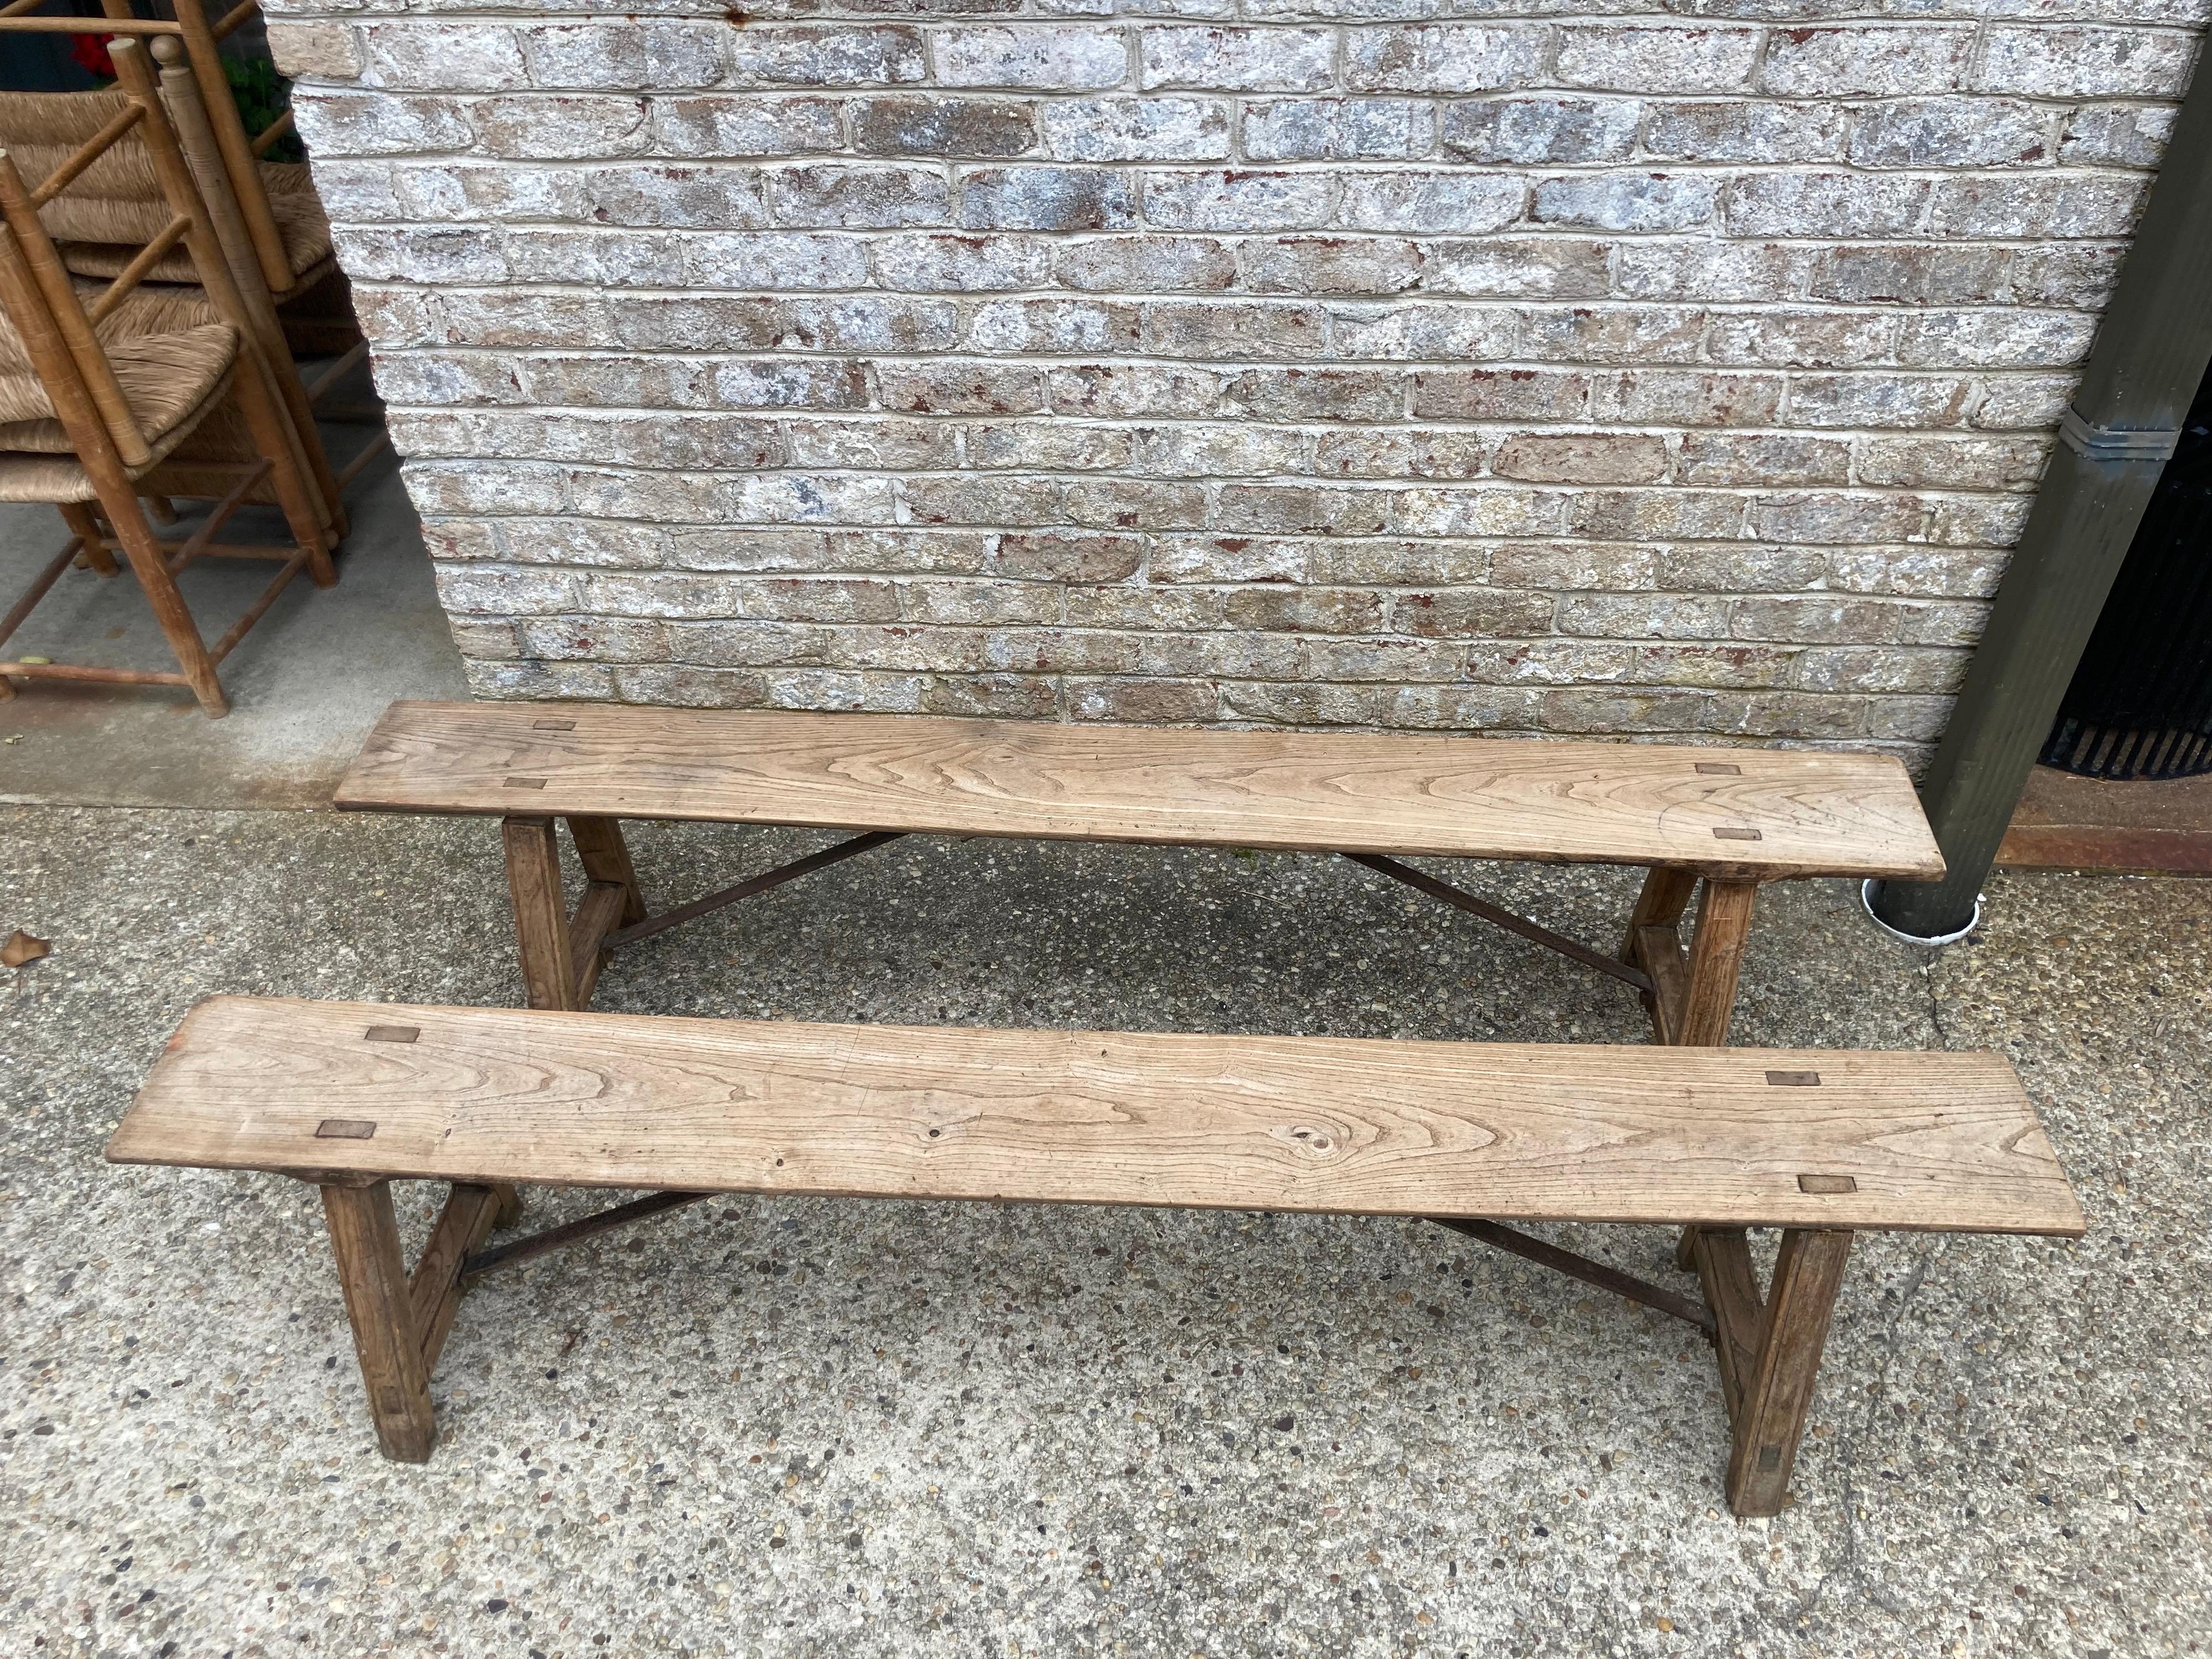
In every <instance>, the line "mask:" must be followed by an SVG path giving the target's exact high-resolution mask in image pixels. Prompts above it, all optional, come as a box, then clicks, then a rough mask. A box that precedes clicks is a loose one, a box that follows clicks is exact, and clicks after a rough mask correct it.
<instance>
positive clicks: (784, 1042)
mask: <svg viewBox="0 0 2212 1659" xmlns="http://www.w3.org/2000/svg"><path fill="white" fill-rule="evenodd" d="M107 1156H108V1157H109V1158H111V1159H112V1160H115V1161H116V1162H118V1163H126V1164H183V1165H189V1166H197V1167H205V1168H214V1169H228V1170H274V1171H276V1172H279V1173H282V1174H284V1175H289V1176H295V1177H297V1178H299V1179H301V1180H305V1181H310V1182H316V1183H317V1184H319V1186H320V1187H321V1188H322V1193H323V1200H324V1204H325V1209H326V1212H327V1214H328V1218H329V1224H330V1233H331V1243H332V1246H333V1249H334V1250H335V1253H336V1255H337V1267H338V1276H339V1280H340V1283H341V1284H342V1285H343V1290H344V1295H345V1304H346V1310H347V1312H348V1314H349V1316H350V1317H351V1320H352V1323H353V1331H354V1339H355V1344H356V1349H357V1351H358V1352H359V1355H360V1358H361V1367H362V1377H363V1381H364V1383H365V1384H366V1386H367V1389H368V1403H369V1409H370V1414H371V1416H372V1417H373V1418H374V1421H375V1425H376V1430H377V1434H378V1437H379V1439H380V1443H381V1444H382V1446H383V1449H384V1450H385V1452H386V1455H389V1456H392V1457H394V1458H398V1459H402V1460H407V1461H413V1462H420V1461H422V1459H424V1458H427V1457H428V1455H429V1453H430V1448H431V1443H432V1441H433V1439H434V1437H435V1425H434V1424H433V1420H432V1417H431V1407H430V1396H429V1392H428V1378H429V1376H430V1374H431V1372H432V1370H433V1369H434V1368H435V1365H436V1364H437V1360H438V1355H439V1351H440V1349H441V1346H442V1345H443V1344H444V1342H445V1340H446V1336H447V1331H448V1330H449V1329H450V1328H451V1327H452V1324H453V1316H454V1313H455V1310H456V1309H457V1308H458V1306H459V1301H460V1297H461V1294H462V1292H463V1291H465V1289H466V1288H467V1286H468V1285H469V1284H470V1283H471V1281H472V1280H473V1279H476V1278H477V1277H478V1276H479V1275H481V1274H483V1273H487V1272H489V1271H492V1270H494V1269H495V1268H498V1267H506V1266H510V1265H513V1263H515V1262H517V1261H523V1260H526V1259H528V1258H529V1257H531V1256H533V1255H537V1254H539V1253H540V1252H542V1251H544V1250H545V1249H551V1248H554V1247H555V1246H556V1245H559V1244H562V1243H568V1242H571V1241H573V1240H574V1239H576V1238H580V1237H587V1236H590V1235H591V1234H592V1233H595V1232H598V1231H603V1230H604V1229H605V1228H606V1227H608V1226H611V1225H617V1224H618V1223H620V1222H623V1221H626V1220H635V1219H637V1218H640V1217H641V1216H643V1215H647V1214H651V1213H654V1212H658V1211H660V1210H665V1209H667V1208H670V1207H672V1206H675V1205H678V1204H681V1203H685V1202H689V1201H690V1200H692V1199H694V1198H696V1197H700V1196H703V1195H706V1194H713V1193H722V1192H752V1193H789V1194H824V1195H832V1196H840V1197H856V1198H889V1199H963V1200H980V1201H991V1202H999V1201H1006V1200H1018V1201H1037V1202H1047V1203H1072V1202H1085V1203H1106V1204H1138V1205H1166V1206H1194V1207H1208V1208H1228V1209H1254V1210H1273V1211H1300V1212H1321V1213H1341V1214H1359V1215H1388V1216H1415V1217H1425V1218H1431V1219H1436V1220H1440V1221H1442V1222H1443V1225H1446V1226H1449V1227H1454V1228H1456V1229H1458V1230H1459V1231H1463V1232H1467V1233H1470V1234H1472V1235H1473V1236H1474V1237H1477V1238H1480V1239H1483V1240H1485V1241H1486V1242H1488V1243H1493V1244H1498V1245H1500V1246H1502V1247H1503V1248H1505V1249H1512V1250H1515V1251H1516V1252H1518V1253H1520V1254H1522V1255H1528V1256H1531V1257H1532V1258H1534V1259H1535V1260H1538V1261H1544V1262H1546V1263H1547V1265H1551V1266H1554V1267H1562V1268H1564V1269H1565V1270H1566V1271H1568V1272H1571V1273H1576V1274H1577V1276H1578V1277H1581V1278H1584V1279H1589V1280H1591V1281H1592V1282H1595V1283H1597V1284H1600V1285H1604V1286H1605V1287H1607V1288H1608V1289H1611V1290H1615V1291H1620V1292H1622V1293H1623V1294H1626V1295H1628V1296H1632V1297H1635V1298H1636V1299H1637V1300H1638V1301H1640V1302H1643V1303H1645V1304H1648V1305H1650V1306H1652V1307H1655V1308H1657V1309H1659V1310H1662V1311H1664V1312H1667V1313H1669V1314H1673V1315H1674V1316H1678V1317H1680V1318H1683V1319H1686V1320H1688V1321H1690V1322H1692V1323H1694V1324H1696V1325H1698V1326H1699V1327H1700V1328H1702V1329H1704V1330H1705V1331H1706V1332H1707V1333H1708V1334H1709V1335H1711V1338H1712V1339H1713V1340H1714V1342H1715V1345H1716V1346H1717V1349H1718V1352H1719V1363H1720V1375H1721V1382H1722V1392H1723V1395H1724V1397H1725V1399H1726V1401H1727V1402H1728V1407H1729V1413H1730V1416H1731V1418H1732V1419H1733V1420H1734V1424H1735V1433H1734V1444H1733V1450H1732V1453H1731V1455H1730V1459H1729V1469H1728V1476H1727V1492H1728V1499H1729V1504H1731V1505H1732V1506H1733V1507H1734V1508H1735V1510H1736V1511H1737V1512H1738V1513H1739V1514H1743V1515H1771V1514H1773V1513H1774V1512H1775V1511H1776V1510H1778V1509H1779V1508H1780V1507H1781V1504H1782V1502H1783V1497H1784V1490H1785V1488H1786V1486H1787V1485H1788V1482H1789V1480H1790V1468H1791V1464H1792V1462H1793V1459H1794V1457H1795V1455H1796V1445H1797V1440H1798V1435H1799V1432H1800V1431H1801V1429H1802V1426H1803V1424H1804V1420H1805V1413H1806V1410H1807V1407H1808V1404H1809V1402H1810V1400H1811V1397H1812V1391H1813V1383H1814V1371H1815V1370H1816V1369H1817V1367H1818V1365H1819V1364H1820V1349H1821V1345H1822V1342H1823V1340H1825V1336H1826V1330H1827V1326H1828V1320H1829V1313H1830V1310H1831V1308H1832V1304H1833V1303H1834V1300H1835V1297H1836V1292H1837V1289H1838V1285H1839V1284H1840V1282H1841V1279H1842V1276H1843V1271H1844V1258H1845V1255H1846V1254H1847V1252H1848V1251H1849V1249H1850V1239H1851V1234H1852V1232H1853V1231H1860V1230H1866V1229H1936V1230H1943V1231H1967V1232H2015V1233H2047V1234H2054V1235H2059V1236H2064V1237H2075V1236H2078V1235H2079V1234H2080V1233H2081V1230H2082V1220H2081V1210H2080V1208H2079V1206H2077V1205H2076V1204H2075V1200H2074V1195H2073V1193H2072V1191H2071V1189H2070V1188H2069V1186H2068V1184H2067V1182H2066V1178H2065V1176H2064V1174H2063V1172H2062V1171H2061V1170H2060V1169H2059V1167H2058V1164H2057V1158H2055V1156H2054V1155H2053V1153H2052V1152H2051V1146H2050V1143H2049V1141H2048V1140H2047V1139H2045V1136H2044V1133H2043V1131H2042V1129H2041V1127H2039V1124H2038V1123H2037V1121H2036V1117H2035V1113H2034V1109H2033V1107H2031V1106H2030V1104H2029V1103H2028V1101H2027V1097H2026V1096H2025V1095H2024V1094H2023V1093H2022V1092H2021V1087H2020V1085H2019V1083H2018V1081H2017V1080H2016V1079H2015V1077H2014V1075H2013V1073H2012V1068H2011V1067H2010V1066H2008V1064H2007V1063H2006V1062H2005V1061H2004V1060H2002V1059H2000V1058H1999V1057H1997V1056H1996V1055H1993V1054H1860V1053H1847V1052H1838V1051H1821V1052H1814V1051H1778V1050H1759V1049H1750V1048H1732V1049H1715V1048H1701V1049H1683V1048H1672V1049H1670V1048H1601V1047H1589V1046H1580V1045H1567V1044H1557V1045H1553V1044H1544V1045H1535V1044H1503V1045H1487V1044H1474V1043H1461V1042H1376V1041H1365V1040H1346V1039H1335V1038H1314V1037H1274V1036H1258V1037H1252V1036H1235V1037H1232V1036H1163V1035H1160V1034H1158V1033H1145V1034H1132V1033H1125V1032H1115V1031H1024V1030H961V1029H952V1028H941V1029H917V1028H906V1027H895V1026H850V1025H824V1024H793V1023H787V1022H732V1021H719V1020H700V1019H673V1018H641V1017H635V1016H622V1015H606V1014H588V1013H562V1012H532V1011H525V1010H515V1009H480V1008H443V1007H410V1006H394V1005H391V1004H380V1003H341V1002H301V1001H283V1000H261V999H248V998H238V997H219V998H216V999H214V1000H210V1001H208V1002H204V1003H202V1004H201V1005H200V1006H198V1007H197V1008H196V1009H194V1010H193V1011H192V1012H191V1014H190V1015H189V1016H188V1017H187V1018H186V1019H185V1022H184V1024H183V1025H182V1026H181V1027H179V1030H178V1031H177V1033H176V1035H175V1036H173V1038H172V1039H171V1040H170V1042H169V1046H168V1049H167V1053H166V1054H164V1055H163V1056H162V1058H161V1061H160V1062H159V1064H158V1065H156V1066H155V1069H154V1072H153V1073H152V1075H151V1077H150V1078H149V1079H148V1081H147V1084H146V1085H145V1087H144V1089H143V1091H141V1092H140V1094H139V1095H138V1097H137V1101H136V1102H135V1103H133V1104H132V1106H131V1109H130V1111H129V1113H128V1114H127V1115H125V1118H124V1121H123V1123H122V1125H121V1127H119V1128H118V1130H117V1131H116V1133H115V1136H114V1138H113V1139H112V1141H111V1142H110V1143H109V1145H108V1148H107ZM405 1179H419V1180H430V1181H440V1182H451V1183H453V1190H452V1194H451V1195H450V1197H449V1199H448V1200H447V1204H446V1206H445V1210H444V1212H443V1213H442V1214H441V1217H440V1218H439V1219H438V1221H437V1223H436V1225H435V1228H434V1229H433V1231H432V1233H431V1235H430V1238H429V1242H428V1245H427V1246H426V1247H425V1249H424V1250H423V1252H422V1257H421V1260H420V1261H418V1262H417V1263H416V1267H415V1268H414V1270H413V1272H412V1273H411V1274H410V1273H409V1272H408V1271H407V1269H406V1267H405V1265H404V1261H403V1259H402V1256H401V1252H400V1244H399V1238H398V1231H397V1229H396V1227H395V1225H394V1223H393V1218H392V1198H391V1188H390V1183H391V1182H392V1181H394V1180H405ZM516 1182H527V1183H532V1184H541V1183H542V1184H548V1185H573V1186H590V1187H608V1186H612V1187H635V1188H648V1189H652V1190H653V1196H651V1197H648V1198H645V1199H642V1200H638V1201H636V1202H635V1203H632V1204H628V1205H624V1206H619V1207H618V1208H617V1209H615V1210H612V1211H609V1212H605V1213H604V1214H602V1215H601V1216H599V1217H595V1218H587V1219H586V1220H584V1221H580V1222H573V1223H570V1224H568V1225H566V1226H562V1227H556V1228H554V1229H552V1230H551V1231H550V1232H547V1233H544V1234H541V1235H539V1236H538V1237H535V1238H528V1239H522V1240H519V1241H516V1242H514V1243H507V1244H503V1245H499V1246H495V1247H492V1248H489V1249H487V1248H485V1240H486V1237H487V1236H488V1234H489V1231H491V1229H492V1227H493V1225H494V1223H495V1212H496V1211H497V1210H498V1208H499V1203H500V1200H499V1198H498V1196H497V1192H498V1189H499V1188H501V1187H504V1186H506V1185H508V1184H510V1183H516ZM1501 1219H1502V1220H1553V1221H1577V1222H1647V1223H1664V1224H1668V1225H1692V1226H1693V1227H1694V1228H1695V1231H1693V1232H1692V1233H1690V1234H1689V1235H1687V1237H1688V1240H1689V1244H1688V1249H1689V1251H1690V1254H1691V1255H1692V1263H1693V1265H1694V1267H1695V1268H1696V1271H1697V1273H1698V1275H1699V1281H1700V1283H1701V1285H1702V1287H1703V1290H1704V1297H1703V1300H1702V1302H1699V1301H1696V1300H1693V1299H1692V1298H1690V1297H1684V1296H1681V1295H1680V1294H1678V1293H1676V1292H1674V1291H1669V1290H1667V1289H1665V1288H1663V1287H1662V1286H1659V1285H1650V1284H1646V1283H1644V1281H1641V1280H1638V1279H1632V1278H1631V1277H1629V1276H1628V1275H1626V1274H1625V1273H1620V1272H1619V1271H1618V1270H1616V1269H1613V1268H1611V1267H1605V1266H1603V1265H1601V1264H1599V1263H1596V1262H1593V1261H1587V1260H1585V1259H1583V1258H1582V1257H1579V1256H1575V1255H1571V1254H1570V1253H1568V1252H1566V1251H1564V1250H1560V1249H1557V1248H1556V1247H1554V1246H1552V1245H1549V1244H1547V1243H1541V1242H1540V1241H1538V1240H1535V1239H1534V1238H1531V1237H1528V1236H1526V1235H1524V1234H1522V1233H1518V1232H1516V1231H1513V1230H1512V1229H1510V1228H1507V1227H1504V1226H1502V1225H1498V1224H1499V1222H1500V1220H1501ZM1759 1226H1771V1227H1779V1228H1781V1229H1783V1234H1782V1241H1781V1250H1780V1255H1779V1257H1778V1262H1777V1266H1776V1267H1775V1270H1774V1273H1773V1275H1772V1279H1771V1284H1770V1285H1769V1286H1768V1287H1767V1288H1766V1289H1765V1291H1764V1292H1763V1293H1762V1291H1760V1289H1759V1285H1758V1280H1757V1278H1756V1275H1755V1274H1754V1273H1753V1263H1752V1259H1751V1255H1750V1253H1749V1251H1748V1249H1747V1245H1746V1241H1745V1234H1744V1230H1745V1229H1746V1228H1748V1227H1759Z"/></svg>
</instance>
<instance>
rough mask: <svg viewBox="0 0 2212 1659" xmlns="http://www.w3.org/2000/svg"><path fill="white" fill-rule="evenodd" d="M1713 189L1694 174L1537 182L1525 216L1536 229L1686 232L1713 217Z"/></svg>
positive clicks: (1579, 177)
mask: <svg viewBox="0 0 2212 1659" xmlns="http://www.w3.org/2000/svg"><path fill="white" fill-rule="evenodd" d="M1716 189H1717V186H1716V185H1715V182H1714V180H1713V179H1710V178H1708V177H1705V175H1703V174H1699V173H1683V174H1672V173H1598V174H1595V175H1590V174H1570V175H1568V176H1566V177H1565V178H1557V179H1539V180H1537V182H1536V189H1535V195H1534V203H1533V205H1532V206H1531V208H1530V210H1529V217H1530V218H1532V219H1534V221H1535V222H1537V223H1539V224H1547V225H1577V226H1587V227H1589V228H1591V229H1594V230H1690V229H1694V228H1696V227H1698V226H1699V225H1702V224H1704V223H1705V222H1706V221H1708V220H1709V219H1711V217H1712V216H1713V203H1714V198H1715V194H1716Z"/></svg>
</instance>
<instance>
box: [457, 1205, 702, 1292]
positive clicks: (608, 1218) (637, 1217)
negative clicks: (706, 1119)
mask: <svg viewBox="0 0 2212 1659" xmlns="http://www.w3.org/2000/svg"><path fill="white" fill-rule="evenodd" d="M712 1197H714V1194H712V1193H655V1194H653V1195H652V1196H651V1197H649V1198H641V1199H637V1200H633V1201H632V1202H630V1203H628V1204H617V1205H616V1206H615V1207H614V1208H613V1209H611V1210H601V1211H600V1212H599V1213H598V1214H597V1215H587V1216H585V1217H583V1218H581V1219H580V1220H577V1221H569V1222H564V1223H563V1224H562V1225H560V1226H558V1227H548V1228H547V1229H546V1230H545V1231H544V1232H542V1233H532V1234H531V1235H530V1237H527V1238H518V1239H516V1240H514V1241H513V1243H507V1244H495V1245H493V1246H492V1247H491V1249H488V1250H478V1251H477V1253H476V1254H475V1255H471V1256H467V1257H465V1258H463V1260H462V1262H461V1272H460V1278H461V1281H462V1283H464V1284H466V1283H467V1282H468V1281H469V1280H471V1279H480V1278H482V1277H483V1275H484V1274H486V1273H494V1272H496V1271H497V1270H498V1269H500V1268H501V1267H514V1266H516V1265H518V1264H519V1263H521V1262H525V1261H529V1260H530V1259H531V1258H532V1256H539V1255H544V1254H546V1252H548V1251H549V1250H557V1249H561V1248H562V1246H563V1245H567V1244H574V1243H577V1242H578V1241H579V1240H581V1239H586V1238H592V1237H596V1236H597V1235H599V1234H600V1233H605V1232H611V1231H614V1230H615V1229H616V1228H617V1227H624V1226H628V1225H629V1224H630V1223H631V1222H633V1221H645V1220H647V1219H650V1218H652V1217H653V1216H657V1215H660V1214H662V1213H664V1212H667V1211H669V1210H680V1209H682V1208H683V1207H684V1206H685V1205H686V1204H696V1203H697V1202H698V1201H699V1200H701V1199H702V1198H712Z"/></svg>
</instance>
